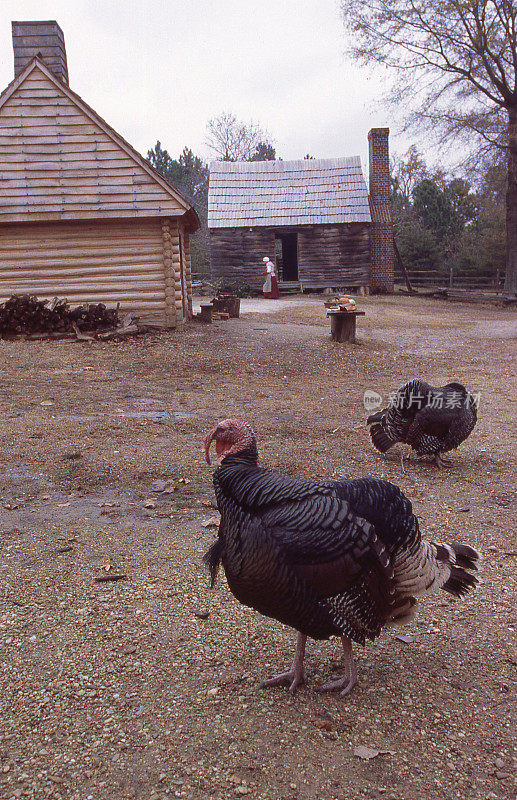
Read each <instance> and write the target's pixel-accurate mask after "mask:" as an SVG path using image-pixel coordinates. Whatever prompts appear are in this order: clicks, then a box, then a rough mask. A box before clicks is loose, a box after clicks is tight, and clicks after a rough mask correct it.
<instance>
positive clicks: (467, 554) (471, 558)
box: [451, 544, 480, 570]
mask: <svg viewBox="0 0 517 800" xmlns="http://www.w3.org/2000/svg"><path fill="white" fill-rule="evenodd" d="M451 547H452V549H453V550H454V555H455V556H456V565H457V566H458V567H463V569H473V570H476V569H477V564H476V562H477V561H479V559H480V555H479V553H478V551H477V550H474V548H473V547H469V546H468V544H451Z"/></svg>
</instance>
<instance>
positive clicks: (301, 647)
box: [260, 633, 307, 694]
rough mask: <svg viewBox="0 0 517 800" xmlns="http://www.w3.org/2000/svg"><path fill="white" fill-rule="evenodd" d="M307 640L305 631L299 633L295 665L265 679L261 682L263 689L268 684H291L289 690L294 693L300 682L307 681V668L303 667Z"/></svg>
mask: <svg viewBox="0 0 517 800" xmlns="http://www.w3.org/2000/svg"><path fill="white" fill-rule="evenodd" d="M306 641H307V637H306V636H305V635H304V634H303V633H299V634H298V639H297V640H296V650H295V653H294V661H293V665H292V667H291V669H290V670H289V672H282V673H280V675H274V676H273V677H272V678H269V679H268V680H267V681H263V682H262V683H261V684H260V688H261V689H265V688H266V687H268V686H289V691H290V692H291V694H294V693H295V691H296V687H297V686H299V685H300V683H305V670H304V669H303V658H304V655H305V643H306Z"/></svg>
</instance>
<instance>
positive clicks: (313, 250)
mask: <svg viewBox="0 0 517 800" xmlns="http://www.w3.org/2000/svg"><path fill="white" fill-rule="evenodd" d="M298 278H299V280H300V281H301V282H302V283H305V284H311V283H313V284H327V285H330V286H368V285H369V283H370V225H369V223H365V222H353V223H349V224H347V225H313V226H303V227H301V228H299V229H298Z"/></svg>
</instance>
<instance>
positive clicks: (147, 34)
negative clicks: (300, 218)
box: [0, 0, 411, 171]
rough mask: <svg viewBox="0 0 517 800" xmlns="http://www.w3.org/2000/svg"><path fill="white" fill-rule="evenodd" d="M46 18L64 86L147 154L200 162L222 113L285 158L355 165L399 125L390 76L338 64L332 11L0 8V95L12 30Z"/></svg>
mask: <svg viewBox="0 0 517 800" xmlns="http://www.w3.org/2000/svg"><path fill="white" fill-rule="evenodd" d="M37 19H43V20H46V19H55V20H57V22H58V23H59V24H60V26H61V28H62V29H63V33H64V36H65V45H66V51H67V59H68V72H69V78H70V87H71V88H72V89H73V90H74V91H75V92H77V93H78V94H79V95H80V96H81V97H82V98H83V100H85V101H86V102H87V103H88V104H89V105H91V106H92V107H93V108H94V109H95V110H96V111H97V112H98V113H99V114H100V115H101V116H102V117H103V118H104V119H105V120H106V121H107V122H108V123H109V124H110V125H112V126H113V127H114V128H115V130H117V131H118V132H119V133H120V134H122V136H124V138H126V139H127V140H128V141H129V142H130V143H131V144H132V145H133V146H134V147H135V148H136V149H137V150H139V151H140V152H141V153H143V154H144V155H145V154H146V153H147V150H148V148H150V147H153V146H154V144H155V142H156V140H157V139H159V140H160V141H161V143H162V146H163V147H165V148H166V149H167V150H168V151H169V153H170V154H171V155H172V156H173V157H177V156H178V155H179V153H180V152H181V150H182V149H183V147H184V146H185V145H187V146H189V147H191V148H192V150H193V151H194V152H195V153H196V154H198V155H201V156H202V157H204V158H206V159H209V157H210V156H209V152H208V150H207V148H206V146H205V144H204V140H205V126H206V122H207V120H208V119H210V118H211V117H214V116H217V115H218V114H220V113H221V112H223V111H231V112H233V113H234V114H235V115H236V116H237V117H238V118H239V119H243V120H245V121H249V120H253V121H255V122H258V123H259V124H260V125H261V126H262V127H264V128H266V129H267V131H268V132H269V134H270V136H271V137H272V139H273V142H274V144H275V147H276V150H277V155H278V156H280V157H282V158H284V159H294V158H302V157H303V156H304V155H305V154H306V153H310V154H311V155H313V156H314V157H316V158H333V157H339V156H347V155H360V156H361V159H362V162H363V166H364V167H365V168H366V169H365V171H367V158H368V145H367V134H368V131H369V129H370V128H372V127H385V126H388V127H390V129H391V131H392V133H391V147H392V149H393V150H397V151H399V152H404V151H405V150H406V149H407V147H408V146H409V144H410V143H411V141H410V140H408V139H407V138H402V137H397V136H396V133H397V121H396V120H394V118H393V112H390V111H389V110H388V109H387V108H386V107H385V106H383V104H382V102H381V101H382V97H383V95H384V93H385V91H386V89H387V83H386V81H388V80H389V79H390V78H391V77H392V76H391V75H388V74H387V73H386V74H384V73H383V71H382V70H380V69H379V71H377V72H376V73H373V72H371V71H369V70H367V69H365V68H364V67H360V66H358V65H356V64H355V63H354V62H352V61H350V60H348V59H347V57H346V56H345V55H344V52H345V47H346V41H345V35H344V29H343V24H342V22H341V19H340V13H339V0H254V2H249V0H189V2H184V0H183V1H182V2H180V0H0V87H1V88H2V89H3V88H4V87H5V86H6V85H7V84H8V83H9V82H10V81H11V80H12V78H13V75H14V72H13V53H12V39H11V20H17V21H23V20H37Z"/></svg>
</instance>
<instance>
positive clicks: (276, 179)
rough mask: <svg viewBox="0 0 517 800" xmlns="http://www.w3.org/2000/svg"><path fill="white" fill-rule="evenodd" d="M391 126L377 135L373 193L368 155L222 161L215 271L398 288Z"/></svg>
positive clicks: (215, 208)
mask: <svg viewBox="0 0 517 800" xmlns="http://www.w3.org/2000/svg"><path fill="white" fill-rule="evenodd" d="M388 135H389V130H388V128H373V129H372V130H371V131H370V133H369V135H368V140H369V162H370V163H369V166H370V171H369V184H370V193H369V194H368V190H367V188H366V182H365V180H364V177H363V173H362V170H361V161H360V158H359V156H353V157H349V158H335V159H303V160H301V161H244V162H229V161H214V162H212V163H211V165H210V184H209V193H208V228H209V232H210V268H211V273H212V277H213V278H222V279H225V280H227V281H231V282H235V283H240V284H247V285H249V286H251V287H253V288H254V289H257V290H259V289H260V288H261V286H262V284H263V282H264V275H263V263H262V259H263V258H264V257H265V256H268V257H269V258H270V259H271V260H272V261H273V262H274V263H275V265H276V269H277V274H278V276H279V285H280V290H281V291H282V290H292V289H298V290H302V291H303V290H305V289H322V288H327V287H328V288H352V287H360V286H363V287H369V288H370V289H371V290H372V291H377V292H387V293H388V292H392V291H393V226H392V221H391V212H390V198H389V153H388Z"/></svg>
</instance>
